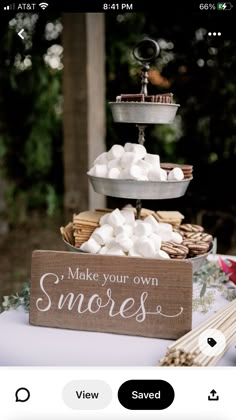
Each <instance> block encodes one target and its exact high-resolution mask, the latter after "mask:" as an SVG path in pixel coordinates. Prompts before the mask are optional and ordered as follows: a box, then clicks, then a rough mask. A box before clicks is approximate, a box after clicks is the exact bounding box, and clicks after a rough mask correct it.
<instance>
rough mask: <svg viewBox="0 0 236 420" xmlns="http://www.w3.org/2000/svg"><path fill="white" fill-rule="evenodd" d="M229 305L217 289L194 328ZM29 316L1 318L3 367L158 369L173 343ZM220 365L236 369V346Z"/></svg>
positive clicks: (9, 313) (0, 358) (11, 313)
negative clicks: (44, 323) (39, 322)
mask: <svg viewBox="0 0 236 420" xmlns="http://www.w3.org/2000/svg"><path fill="white" fill-rule="evenodd" d="M229 258H231V259H233V257H231V256H230V257H229ZM227 303H228V301H227V300H226V299H225V298H224V297H223V296H222V294H221V293H220V291H218V290H217V291H216V292H215V300H214V304H213V305H212V307H211V309H210V310H209V311H208V312H207V314H204V313H201V312H200V311H198V310H196V311H194V312H193V328H194V327H195V326H197V325H199V324H200V323H201V322H203V321H204V320H206V319H207V318H208V317H210V316H211V315H212V314H213V313H214V312H215V311H217V310H218V309H220V308H221V307H222V306H224V305H226V304H227ZM28 317H29V314H28V313H26V312H25V311H24V309H23V308H22V307H20V308H18V309H17V310H9V311H5V312H3V313H2V314H1V315H0V337H1V338H0V366H157V365H158V363H159V360H160V358H161V357H163V356H164V355H165V353H166V348H167V346H168V345H169V344H170V343H172V342H173V341H172V340H163V339H157V338H145V337H136V336H128V335H117V334H110V333H109V334H108V333H97V332H85V331H73V330H64V329H56V328H47V327H38V326H32V325H30V324H29V322H28ZM218 366H236V348H235V346H232V347H231V348H230V349H229V350H228V351H227V353H226V354H225V355H224V356H223V357H222V358H221V360H220V361H219V362H218Z"/></svg>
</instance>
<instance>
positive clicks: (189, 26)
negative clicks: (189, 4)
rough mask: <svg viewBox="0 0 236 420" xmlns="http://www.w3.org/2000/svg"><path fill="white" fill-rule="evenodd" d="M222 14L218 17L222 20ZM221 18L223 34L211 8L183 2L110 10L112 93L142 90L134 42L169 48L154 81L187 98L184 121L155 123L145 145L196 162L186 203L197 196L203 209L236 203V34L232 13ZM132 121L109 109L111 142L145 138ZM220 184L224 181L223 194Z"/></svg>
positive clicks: (153, 87)
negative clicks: (212, 29) (235, 187)
mask: <svg viewBox="0 0 236 420" xmlns="http://www.w3.org/2000/svg"><path fill="white" fill-rule="evenodd" d="M214 16H215V19H216V20H214V21H212V22H211V25H213V23H214V24H215V25H216V26H217V25H218V21H217V19H218V17H217V16H216V15H214ZM212 19H213V17H212ZM221 19H223V20H224V19H225V22H223V20H222V21H221V25H222V24H224V23H225V26H224V28H226V27H227V30H226V29H224V34H223V36H221V37H208V36H207V32H208V29H209V22H210V17H209V15H208V14H205V15H204V16H203V14H202V13H201V12H199V13H198V12H197V11H196V12H195V13H193V16H189V18H186V15H185V14H184V13H182V9H181V7H180V8H179V11H176V13H172V14H170V13H169V11H168V8H167V7H165V5H164V4H163V5H162V6H161V7H160V8H158V17H157V15H156V14H155V13H146V14H145V15H143V14H138V13H134V14H130V13H127V14H123V15H115V14H112V15H106V36H107V43H106V48H107V63H106V64H107V99H108V100H115V97H116V96H117V95H119V94H121V93H138V92H139V91H140V87H141V80H140V66H139V65H138V64H137V63H135V62H134V59H133V58H132V48H133V47H134V45H135V44H136V43H137V42H138V41H139V40H140V39H142V38H143V37H144V36H145V35H147V36H149V37H151V38H153V39H155V40H157V41H158V42H159V45H160V47H161V53H160V56H159V57H158V58H157V60H156V63H154V65H153V68H155V69H158V71H159V77H158V78H157V79H156V82H155V83H154V81H153V83H151V82H150V83H149V84H148V92H149V93H150V94H157V93H160V92H167V91H171V92H173V93H174V99H175V101H176V102H177V103H179V104H180V105H181V106H180V108H179V110H178V113H177V116H178V117H179V124H178V126H176V125H175V124H174V125H173V126H158V127H157V126H152V127H148V128H147V129H146V133H147V134H146V144H145V145H146V147H147V149H148V150H149V151H150V152H151V153H159V154H160V157H161V160H162V162H164V161H172V162H179V163H189V164H193V166H194V181H193V182H192V183H191V186H190V188H189V189H188V191H187V194H186V197H185V198H183V201H182V203H183V209H184V208H186V207H187V206H189V201H187V200H188V197H189V198H191V200H192V202H191V207H192V211H193V212H195V214H196V212H197V211H198V210H200V209H202V208H207V207H210V208H214V209H223V210H226V209H227V210H228V209H229V210H230V211H232V209H234V210H235V209H236V201H235V195H234V196H232V193H231V188H230V182H229V179H233V178H234V169H233V168H234V167H235V165H236V135H235V132H236V131H235V129H236V118H235V109H236V83H235V82H236V56H235V54H234V51H235V48H236V41H235V36H234V29H233V26H234V25H233V23H232V22H231V24H230V21H229V19H230V17H229V16H228V17H227V18H226V17H225V16H224V17H223V16H221ZM166 81H167V82H168V83H169V85H168V83H166ZM109 112H110V111H108V113H109ZM121 126H122V127H121ZM131 126H132V125H131V124H120V125H117V124H116V125H115V124H114V123H112V121H111V117H110V114H109V118H108V129H107V145H108V147H110V146H111V145H112V144H114V143H116V142H117V140H118V142H119V143H121V144H122V143H125V142H126V141H137V130H135V128H134V127H131ZM219 185H223V186H224V188H222V189H221V191H220V195H219ZM219 197H220V199H219ZM185 201H186V202H185ZM184 202H185V204H184Z"/></svg>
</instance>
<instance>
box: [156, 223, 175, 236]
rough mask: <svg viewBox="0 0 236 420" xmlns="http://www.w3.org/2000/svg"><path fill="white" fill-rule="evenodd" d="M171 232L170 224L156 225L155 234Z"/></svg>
mask: <svg viewBox="0 0 236 420" xmlns="http://www.w3.org/2000/svg"><path fill="white" fill-rule="evenodd" d="M160 232H172V225H171V224H170V223H158V227H157V233H158V234H159V233H160Z"/></svg>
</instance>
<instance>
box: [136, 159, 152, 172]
mask: <svg viewBox="0 0 236 420" xmlns="http://www.w3.org/2000/svg"><path fill="white" fill-rule="evenodd" d="M136 165H137V166H139V167H140V168H141V169H142V174H143V175H146V176H148V173H149V171H150V170H151V169H152V165H151V164H150V163H148V162H146V161H145V160H143V159H141V160H138V162H137V163H136Z"/></svg>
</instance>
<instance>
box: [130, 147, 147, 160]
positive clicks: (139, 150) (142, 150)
mask: <svg viewBox="0 0 236 420" xmlns="http://www.w3.org/2000/svg"><path fill="white" fill-rule="evenodd" d="M130 149H131V150H130V151H131V152H133V153H135V154H136V155H137V157H138V158H139V159H143V158H144V156H146V153H147V151H146V148H145V147H144V146H143V145H142V144H137V143H132V146H130Z"/></svg>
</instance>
